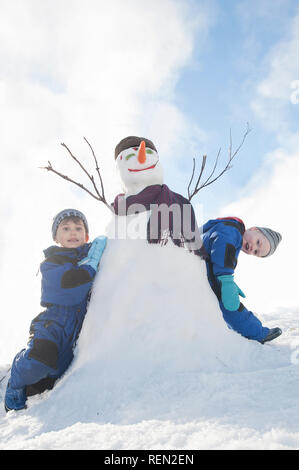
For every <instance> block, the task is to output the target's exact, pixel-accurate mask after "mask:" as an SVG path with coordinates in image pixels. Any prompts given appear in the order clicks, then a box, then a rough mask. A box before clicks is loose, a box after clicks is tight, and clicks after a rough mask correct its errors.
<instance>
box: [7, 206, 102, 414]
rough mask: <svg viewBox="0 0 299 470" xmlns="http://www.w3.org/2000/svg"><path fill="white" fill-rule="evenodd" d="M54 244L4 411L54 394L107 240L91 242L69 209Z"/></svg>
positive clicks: (56, 224)
mask: <svg viewBox="0 0 299 470" xmlns="http://www.w3.org/2000/svg"><path fill="white" fill-rule="evenodd" d="M52 236H53V240H54V241H55V242H56V243H57V244H58V246H57V245H53V246H50V247H49V248H47V249H46V250H45V251H44V254H45V260H44V261H43V262H42V263H41V265H40V271H41V275H42V281H41V287H42V291H41V305H42V306H43V307H45V310H44V311H43V312H42V313H40V314H39V315H38V316H37V317H36V318H34V319H33V321H32V323H31V326H30V336H29V341H28V344H27V348H26V349H22V350H21V351H20V352H19V353H18V354H17V355H16V357H15V359H14V361H13V364H12V367H11V375H10V379H9V381H8V384H7V389H6V394H5V400H4V404H5V410H6V411H10V410H21V409H23V408H26V399H27V396H30V395H34V394H36V393H41V392H43V391H44V390H46V389H51V388H53V386H54V383H55V381H56V380H57V379H58V378H59V377H61V375H62V374H63V373H64V372H65V371H66V369H67V368H68V366H69V365H70V363H71V361H72V359H73V350H74V347H75V343H76V340H77V338H78V335H79V332H80V330H81V327H82V324H83V320H84V317H85V314H86V310H87V303H88V300H89V293H90V289H91V286H92V281H93V279H94V277H95V274H96V272H97V269H98V265H99V262H100V259H101V256H102V254H103V251H104V249H105V246H106V241H107V239H106V237H98V238H96V239H95V240H94V241H93V243H87V242H88V239H89V235H88V224H87V220H86V217H85V216H84V214H82V212H80V211H78V210H75V209H65V210H63V211H61V212H59V213H58V214H57V215H56V217H54V219H53V224H52Z"/></svg>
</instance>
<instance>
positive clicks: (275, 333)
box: [260, 328, 282, 344]
mask: <svg viewBox="0 0 299 470" xmlns="http://www.w3.org/2000/svg"><path fill="white" fill-rule="evenodd" d="M281 333H282V331H281V329H280V328H271V329H270V331H269V333H268V334H267V336H266V337H265V338H264V339H262V340H261V341H260V343H262V344H264V343H266V342H267V341H272V339H275V338H277V336H280V335H281Z"/></svg>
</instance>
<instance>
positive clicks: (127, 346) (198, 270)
mask: <svg viewBox="0 0 299 470" xmlns="http://www.w3.org/2000/svg"><path fill="white" fill-rule="evenodd" d="M115 162H116V166H117V170H118V173H119V175H120V178H121V182H122V187H123V191H124V192H123V193H121V194H119V195H118V196H116V198H115V200H114V203H113V207H114V210H115V215H114V216H113V220H112V221H111V222H110V224H109V226H108V227H107V233H106V235H107V236H108V242H107V246H106V249H105V253H104V255H103V258H102V260H101V266H100V270H99V272H98V274H97V276H96V279H95V281H94V285H93V290H92V295H91V300H90V304H89V308H88V312H87V316H86V319H85V323H84V325H83V329H82V331H81V335H80V338H79V342H78V348H77V349H78V352H77V362H76V365H75V367H76V368H80V367H83V368H85V367H86V364H89V365H90V364H93V366H94V370H93V372H92V374H91V375H92V376H93V375H95V376H97V374H99V373H100V375H101V377H102V378H105V379H103V380H104V382H105V383H108V382H109V380H110V379H111V377H113V380H114V381H115V380H116V377H118V378H119V379H120V380H122V379H123V380H124V381H126V380H128V377H130V380H133V377H134V378H135V380H136V379H137V378H138V377H139V378H140V377H142V376H143V375H144V374H146V375H151V376H152V375H153V374H154V375H156V374H160V373H161V371H163V374H164V373H165V372H166V371H167V372H169V371H175V373H178V372H180V373H181V372H183V371H211V370H212V371H213V372H215V371H219V370H221V371H223V370H224V371H227V370H228V369H227V367H232V369H233V370H235V369H236V368H238V367H240V368H243V367H244V362H242V358H243V359H244V354H245V357H247V356H246V355H248V348H251V347H252V344H250V342H249V341H247V342H246V343H245V341H244V338H242V337H241V336H240V335H238V334H237V333H235V332H233V331H232V330H230V329H229V328H228V327H227V325H226V324H225V322H224V320H223V318H222V313H221V310H220V308H219V304H218V300H217V298H216V296H215V295H214V293H213V291H212V289H211V287H210V285H209V283H208V279H207V273H206V264H205V260H204V259H205V254H204V252H203V250H202V247H201V246H198V244H197V243H195V245H194V244H193V242H192V241H191V243H190V240H191V238H190V237H189V238H188V236H186V233H184V232H185V225H188V223H185V221H184V220H183V223H182V220H181V219H180V223H178V224H175V216H176V215H184V205H186V206H187V208H189V210H188V211H186V214H189V215H190V214H191V222H193V224H191V225H192V229H194V227H195V229H196V224H195V217H194V211H193V210H192V206H191V204H190V202H189V201H188V200H187V199H186V198H184V197H183V196H181V195H180V194H178V193H175V192H173V191H171V190H170V189H169V188H168V187H167V186H166V185H165V184H164V183H163V171H162V167H161V164H160V160H159V155H158V152H157V149H156V147H155V145H154V144H153V142H151V141H150V140H148V139H146V138H143V137H135V136H130V137H127V138H125V139H123V140H122V141H121V142H120V143H119V144H118V145H117V146H116V149H115ZM163 204H164V206H165V207H166V208H169V207H170V206H171V205H172V204H176V205H177V206H178V207H179V209H180V210H179V211H178V212H171V211H168V212H167V217H166V218H164V219H165V220H164V223H163V221H161V220H160V219H159V217H155V218H154V219H155V223H154V224H153V225H154V229H157V227H156V223H157V225H158V231H156V233H155V230H153V227H152V226H150V227H149V225H151V224H149V221H150V220H151V219H152V218H153V213H154V209H155V208H158V209H160V207H161V205H163ZM132 207H133V209H132V211H130V209H131V208H132ZM158 212H159V213H160V211H159V210H158ZM144 214H146V217H145V218H144V217H143V218H141V219H140V216H142V215H144ZM136 217H137V218H139V219H138V220H139V222H138V224H139V225H138V224H136V225H135V226H137V225H138V228H139V229H140V232H142V230H143V234H144V236H138V237H129V236H126V237H124V236H122V237H118V238H117V237H115V233H117V230H116V229H115V226H116V225H117V224H118V223H119V219H125V220H127V219H128V218H132V219H134V218H136ZM178 218H180V217H178ZM161 219H163V217H162V218H161ZM187 219H189V222H190V217H187ZM157 221H158V222H157ZM159 222H160V223H159ZM167 223H169V225H168V227H167ZM142 224H143V226H142ZM175 225H177V227H175ZM165 231H166V232H167V233H166V235H165ZM125 233H126V235H128V232H125ZM152 234H154V236H151V235H152ZM192 234H193V235H194V231H191V235H192ZM195 238H196V237H195ZM253 347H254V346H253ZM88 351H90V354H89V353H88ZM250 351H251V350H250ZM250 355H251V360H252V351H251V352H250ZM95 357H96V359H95ZM99 371H100V372H99ZM94 399H96V398H95V397H94Z"/></svg>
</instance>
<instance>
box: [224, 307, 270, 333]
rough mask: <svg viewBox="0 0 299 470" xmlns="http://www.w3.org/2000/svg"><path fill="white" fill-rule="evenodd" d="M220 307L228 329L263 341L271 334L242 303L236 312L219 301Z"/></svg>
mask: <svg viewBox="0 0 299 470" xmlns="http://www.w3.org/2000/svg"><path fill="white" fill-rule="evenodd" d="M219 306H220V308H221V311H222V315H223V318H224V320H225V322H226V323H227V325H228V327H229V328H231V329H232V330H234V331H236V332H237V333H239V334H240V335H242V336H244V337H245V338H248V339H254V340H256V341H261V340H263V339H264V338H265V337H266V336H267V334H268V333H269V331H270V330H269V328H267V327H265V326H263V325H262V323H261V321H260V320H259V319H258V318H257V317H256V316H255V315H254V314H253V313H252V312H250V311H249V310H247V308H246V307H245V306H244V305H243V304H242V303H240V307H239V309H238V310H236V311H230V310H227V309H226V308H225V307H224V305H223V303H222V302H221V301H219Z"/></svg>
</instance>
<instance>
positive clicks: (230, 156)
mask: <svg viewBox="0 0 299 470" xmlns="http://www.w3.org/2000/svg"><path fill="white" fill-rule="evenodd" d="M250 131H251V129H250V127H249V124H248V123H247V130H246V132H245V133H244V135H243V138H242V140H241V142H240V144H239V146H238V147H237V149H236V150H235V151H234V153H232V134H231V131H230V145H229V152H228V162H227V164H226V166H225V167H224V169H223V170H222V171H221V172H220V173H219V174H218V175H217V176H216V177H215V178H213V179H212V180H211V178H212V176H213V175H214V173H215V171H216V168H217V165H218V160H219V156H220V152H221V149H219V150H218V154H217V157H216V161H215V164H214V167H213V170H212V171H211V173H210V175H209V176H208V178H207V179H206V180H205V182H204V183H202V184H201V185H199V184H200V180H201V177H202V175H203V172H204V168H205V166H206V160H207V156H206V155H203V157H202V163H201V170H200V173H199V176H198V178H197V181H196V184H195V186H194V189H193V190H192V191H191V190H190V188H191V184H192V181H193V178H194V174H195V166H196V164H195V159H194V158H193V169H192V175H191V178H190V182H189V184H188V199H189V201H191V199H192V198H193V197H194V196H195V195H196V194H197V193H198V192H199V191H200V190H201V189H203V188H206V187H207V186H209V185H210V184H212V183H214V182H215V181H216V180H218V179H219V178H220V177H221V176H222V175H223V174H224V173H225V172H226V171H228V170H230V169H231V168H232V167H231V162H232V160H233V159H234V158H235V156H236V155H237V154H238V152H239V150H240V149H241V147H242V146H243V144H244V142H245V139H246V137H247V135H248V134H249V132H250Z"/></svg>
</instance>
